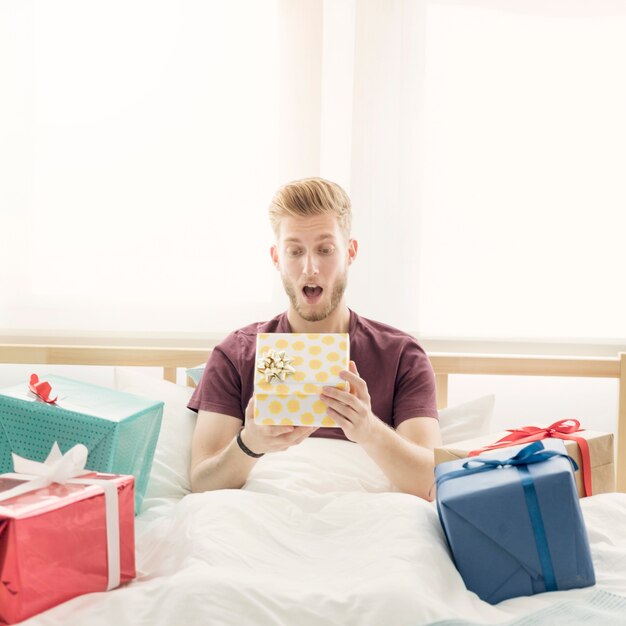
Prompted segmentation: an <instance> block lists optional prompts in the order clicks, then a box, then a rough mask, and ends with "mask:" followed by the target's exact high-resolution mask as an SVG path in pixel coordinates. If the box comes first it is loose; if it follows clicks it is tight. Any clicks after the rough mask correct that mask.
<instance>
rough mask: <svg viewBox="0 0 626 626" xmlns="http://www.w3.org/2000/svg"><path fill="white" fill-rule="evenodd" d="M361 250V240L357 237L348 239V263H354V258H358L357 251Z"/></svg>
mask: <svg viewBox="0 0 626 626" xmlns="http://www.w3.org/2000/svg"><path fill="white" fill-rule="evenodd" d="M358 250H359V242H358V241H357V240H356V239H349V240H348V265H352V262H353V261H354V259H356V253H357V252H358Z"/></svg>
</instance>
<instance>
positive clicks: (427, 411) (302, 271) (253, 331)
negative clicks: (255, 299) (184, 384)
mask: <svg viewBox="0 0 626 626" xmlns="http://www.w3.org/2000/svg"><path fill="white" fill-rule="evenodd" d="M269 214H270V221H271V224H272V227H273V229H274V234H275V237H276V242H275V243H274V245H272V247H271V249H270V254H271V258H272V262H273V263H274V266H275V267H276V269H277V270H278V271H279V272H280V276H281V279H282V282H283V285H284V288H285V292H286V293H287V296H288V297H289V307H288V309H287V311H286V312H284V313H281V314H280V315H277V316H276V317H275V318H273V319H272V320H270V321H269V322H259V323H255V324H250V325H249V326H246V327H245V328H241V329H239V330H237V331H235V332H233V333H231V334H230V335H229V336H228V337H227V338H226V339H225V340H224V341H223V342H222V343H221V344H219V345H218V346H217V347H216V348H215V349H214V350H213V351H212V353H211V356H210V358H209V361H208V363H207V366H206V368H205V371H204V375H203V378H202V381H201V382H200V384H199V385H198V387H197V389H196V390H195V392H194V394H193V396H192V398H191V400H190V403H189V408H190V409H193V410H195V411H198V420H197V423H196V429H195V432H194V436H193V442H192V455H191V485H192V489H193V491H207V490H211V489H223V488H239V487H242V486H243V485H244V484H245V482H246V479H247V477H248V475H249V473H250V470H251V469H252V467H253V466H254V464H255V463H256V462H257V460H258V458H259V457H260V456H262V455H263V454H267V453H273V452H278V451H281V450H286V449H287V448H290V447H291V446H295V445H297V444H299V443H300V442H302V441H303V440H304V439H306V438H307V437H310V436H313V437H329V438H335V439H337V438H339V439H348V440H349V441H352V442H355V443H357V444H359V445H361V446H362V447H363V449H364V450H365V452H366V453H367V454H368V455H369V456H370V457H371V458H372V459H373V460H374V461H375V462H376V463H377V464H378V466H379V467H380V468H381V469H382V470H383V472H384V473H385V474H386V475H387V477H388V478H389V480H390V481H391V483H392V484H393V485H394V487H395V488H396V489H398V490H399V491H402V492H405V493H410V494H414V495H417V496H420V497H422V498H425V499H429V498H430V497H429V489H430V487H431V485H432V482H433V448H434V447H435V446H436V445H438V444H439V443H440V442H441V437H440V432H439V422H438V418H437V408H436V400H435V379H434V374H433V371H432V368H431V366H430V362H429V361H428V358H427V356H426V354H425V353H424V351H423V350H422V348H421V347H420V346H419V344H418V343H417V341H415V339H414V338H413V337H411V336H410V335H407V334H406V333H403V332H402V331H399V330H397V329H395V328H392V327H390V326H387V325H385V324H381V323H379V322H374V321H372V320H368V319H365V318H363V317H361V316H359V315H357V314H356V313H354V311H351V310H350V309H349V308H348V307H347V305H346V301H345V289H346V286H347V278H348V268H349V267H350V265H352V263H353V262H354V261H355V259H356V256H357V251H358V243H357V241H356V240H354V239H351V238H350V229H351V219H352V209H351V203H350V199H349V197H348V195H347V194H346V192H345V191H344V190H343V189H342V188H341V187H340V186H339V185H337V184H335V183H332V182H330V181H327V180H324V179H322V178H308V179H304V180H300V181H295V182H292V183H289V184H287V185H285V186H284V187H282V188H281V189H279V190H278V192H277V193H276V195H275V196H274V198H273V199H272V203H271V205H270V209H269ZM274 332H276V333H289V332H294V333H349V335H350V355H351V358H352V359H353V360H352V361H351V362H350V366H349V369H348V370H344V371H342V372H341V373H340V376H341V377H342V378H343V379H344V380H346V381H347V382H348V383H349V391H343V390H340V389H337V388H335V387H323V393H322V396H321V399H322V400H323V401H324V402H325V403H326V404H327V405H328V415H329V416H330V417H332V418H333V420H334V421H335V422H336V423H337V424H338V425H339V426H340V428H314V427H306V426H264V425H259V424H256V423H255V421H254V419H253V411H254V406H253V404H254V403H253V399H252V398H253V385H254V372H255V349H256V335H257V333H274Z"/></svg>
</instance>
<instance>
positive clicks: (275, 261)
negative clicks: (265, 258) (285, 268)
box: [270, 244, 278, 269]
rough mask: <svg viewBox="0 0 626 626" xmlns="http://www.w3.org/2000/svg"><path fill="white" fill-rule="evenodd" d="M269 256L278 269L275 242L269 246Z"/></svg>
mask: <svg viewBox="0 0 626 626" xmlns="http://www.w3.org/2000/svg"><path fill="white" fill-rule="evenodd" d="M270 256H271V257H272V263H273V264H274V267H275V268H276V269H278V248H277V247H276V244H274V245H273V246H272V247H271V248H270Z"/></svg>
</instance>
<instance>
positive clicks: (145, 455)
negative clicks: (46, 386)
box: [0, 376, 163, 513]
mask: <svg viewBox="0 0 626 626" xmlns="http://www.w3.org/2000/svg"><path fill="white" fill-rule="evenodd" d="M43 378H45V380H47V381H48V382H49V383H50V385H51V386H52V394H51V395H52V397H54V396H58V399H57V401H56V403H54V404H48V403H46V402H43V401H42V400H40V399H39V398H38V397H37V396H36V395H35V394H34V393H32V392H31V391H29V388H28V384H27V383H24V384H21V385H16V386H14V387H9V388H6V389H2V390H0V473H6V472H12V471H13V460H12V457H11V453H12V452H14V453H15V454H17V455H19V456H22V457H25V458H28V459H32V460H34V461H40V462H43V461H45V459H46V457H47V456H48V454H49V453H50V449H51V448H52V445H53V444H54V442H55V441H56V442H58V444H59V447H60V449H61V451H62V452H66V451H67V450H69V449H70V448H72V447H73V446H75V445H76V444H77V443H82V444H84V445H85V446H86V447H87V449H88V450H89V456H88V457H87V464H86V468H87V469H89V470H93V471H97V472H104V473H111V474H132V475H133V476H134V477H135V511H136V512H137V513H139V512H140V511H141V502H142V500H143V496H144V493H145V491H146V487H147V485H148V479H149V477H150V470H151V468H152V459H153V457H154V450H155V447H156V443H157V439H158V437H159V430H160V428H161V418H162V416H163V402H155V401H152V400H148V399H146V398H142V397H140V396H135V395H133V394H130V393H125V392H121V391H116V390H114V389H108V388H106V387H99V386H97V385H92V384H88V383H83V382H79V381H75V380H70V379H68V378H63V377H61V376H44V377H43Z"/></svg>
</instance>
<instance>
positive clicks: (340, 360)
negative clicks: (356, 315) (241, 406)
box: [254, 333, 350, 428]
mask: <svg viewBox="0 0 626 626" xmlns="http://www.w3.org/2000/svg"><path fill="white" fill-rule="evenodd" d="M349 360H350V339H349V335H348V334H347V333H317V334H305V333H259V334H258V335H257V344H256V376H255V379H254V400H255V413H254V415H255V421H256V422H257V423H260V424H266V425H296V426H327V427H331V428H332V427H338V426H337V424H336V423H335V421H334V420H333V419H332V418H331V417H329V416H328V415H327V408H328V407H327V406H326V404H325V403H324V402H322V400H321V399H320V394H321V392H322V387H323V386H329V387H337V388H339V389H345V390H347V389H348V384H347V383H346V381H344V380H342V379H341V378H340V377H339V372H340V371H341V370H346V369H348V363H349Z"/></svg>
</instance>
